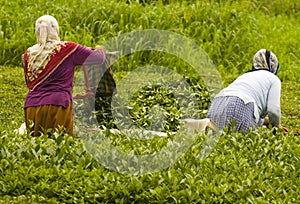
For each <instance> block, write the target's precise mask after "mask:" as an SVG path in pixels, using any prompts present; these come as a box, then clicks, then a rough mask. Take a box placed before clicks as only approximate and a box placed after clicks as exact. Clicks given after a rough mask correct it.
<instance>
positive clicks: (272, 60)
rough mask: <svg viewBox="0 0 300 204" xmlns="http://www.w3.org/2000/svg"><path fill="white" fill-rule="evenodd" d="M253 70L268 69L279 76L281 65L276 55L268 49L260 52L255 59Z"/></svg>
mask: <svg viewBox="0 0 300 204" xmlns="http://www.w3.org/2000/svg"><path fill="white" fill-rule="evenodd" d="M252 69H267V70H269V71H270V72H272V73H273V74H277V72H278V70H279V63H278V59H277V57H276V55H275V54H274V53H273V52H271V51H269V50H266V49H261V50H259V51H258V52H257V53H256V54H255V55H254V57H253V63H252Z"/></svg>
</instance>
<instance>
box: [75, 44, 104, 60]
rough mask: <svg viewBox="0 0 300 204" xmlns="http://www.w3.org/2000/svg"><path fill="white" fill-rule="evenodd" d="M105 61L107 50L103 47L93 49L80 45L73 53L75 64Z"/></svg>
mask: <svg viewBox="0 0 300 204" xmlns="http://www.w3.org/2000/svg"><path fill="white" fill-rule="evenodd" d="M104 61H105V52H104V51H103V50H102V49H97V50H92V49H90V48H87V47H84V46H82V45H79V46H78V48H77V49H76V51H75V52H74V55H73V62H74V64H75V65H88V64H102V63H103V62H104Z"/></svg>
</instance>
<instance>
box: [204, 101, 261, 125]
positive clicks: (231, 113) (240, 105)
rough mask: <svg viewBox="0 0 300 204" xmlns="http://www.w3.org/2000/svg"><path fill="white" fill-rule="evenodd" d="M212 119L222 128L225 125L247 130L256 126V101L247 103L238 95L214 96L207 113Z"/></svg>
mask: <svg viewBox="0 0 300 204" xmlns="http://www.w3.org/2000/svg"><path fill="white" fill-rule="evenodd" d="M206 117H207V118H210V119H212V120H213V121H214V122H215V123H216V125H217V126H218V128H219V129H220V130H223V129H224V127H228V128H229V129H232V126H233V125H234V126H235V129H236V130H238V131H247V130H249V129H250V128H253V127H256V126H257V124H256V120H255V116H254V103H253V102H250V103H247V104H245V103H244V101H243V100H242V99H240V98H239V97H236V96H225V97H217V98H214V99H213V101H212V103H211V105H210V107H209V109H208V112H207V115H206Z"/></svg>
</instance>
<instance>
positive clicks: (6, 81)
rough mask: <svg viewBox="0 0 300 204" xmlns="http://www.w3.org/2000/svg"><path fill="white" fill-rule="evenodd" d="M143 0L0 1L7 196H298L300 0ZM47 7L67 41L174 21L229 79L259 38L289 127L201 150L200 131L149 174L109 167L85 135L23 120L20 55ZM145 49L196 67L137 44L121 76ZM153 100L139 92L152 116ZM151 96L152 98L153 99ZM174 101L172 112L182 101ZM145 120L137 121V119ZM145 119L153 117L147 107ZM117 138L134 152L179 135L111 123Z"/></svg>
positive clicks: (161, 199) (276, 199)
mask: <svg viewBox="0 0 300 204" xmlns="http://www.w3.org/2000/svg"><path fill="white" fill-rule="evenodd" d="M129 2H131V3H129ZM141 2H142V1H140V2H138V1H109V2H107V1H94V0H92V1H79V0H75V1H72V2H69V6H66V5H65V3H64V2H62V1H61V0H55V1H52V2H51V3H50V2H46V1H43V2H39V3H38V2H37V1H26V0H18V1H3V2H2V3H3V6H2V8H1V14H0V22H1V23H0V25H1V26H0V50H1V51H0V54H1V57H0V64H1V65H2V66H0V87H1V89H0V97H1V101H0V172H1V174H0V203H204V202H208V203H297V202H298V200H299V198H300V197H299V195H300V192H299V185H300V183H299V179H298V177H299V175H300V171H299V169H300V166H299V165H300V163H299V157H300V151H299V144H300V141H299V140H300V138H299V137H297V136H294V134H295V133H299V132H300V127H299V122H300V116H299V112H300V105H299V96H300V93H299V90H300V85H299V83H298V78H299V76H300V75H299V67H300V65H299V54H300V50H299V49H300V46H299V40H298V36H299V33H300V30H299V28H300V26H299V11H300V4H299V2H298V1H297V0H291V1H288V2H286V1H282V0H276V1H270V0H263V1H245V0H240V1H219V0H213V1H208V0H207V1H198V2H197V3H196V2H195V3H191V2H189V1H175V0H174V1H172V0H158V1H154V0H153V1H143V2H144V3H141ZM62 5H65V6H62ZM79 8H80V9H79ZM79 10H80V12H79ZM16 11H19V12H16ZM21 11H22V12H21ZM45 13H49V14H53V15H55V16H56V17H57V19H58V20H59V23H60V27H61V30H62V33H61V36H62V38H63V39H64V40H73V41H76V42H78V43H81V44H84V45H87V46H91V47H93V46H95V45H96V44H101V43H102V42H105V41H106V40H109V39H110V38H112V37H114V36H118V35H121V34H123V33H126V32H130V31H134V30H142V29H149V28H156V29H165V30H169V31H174V32H175V33H178V34H181V35H183V36H186V37H188V38H189V39H192V40H193V41H194V42H196V43H197V44H198V45H199V46H200V47H201V48H203V49H204V50H205V52H206V53H207V54H208V56H209V57H210V58H211V59H212V60H213V62H214V64H215V65H216V67H217V68H218V70H219V72H220V73H221V75H222V79H223V83H224V85H227V84H228V83H230V82H231V81H232V80H234V79H235V78H236V77H237V76H238V75H239V74H241V73H243V72H245V71H246V70H248V69H250V67H251V59H252V56H253V54H254V52H256V51H257V50H258V49H260V48H262V47H266V48H268V49H271V50H273V51H274V52H275V54H276V55H277V56H278V58H279V60H280V65H281V71H280V73H279V78H280V79H281V80H282V97H281V105H282V124H283V125H284V126H286V127H288V128H289V130H290V132H289V133H288V134H287V135H284V134H283V133H282V132H281V131H278V132H277V133H276V134H275V135H273V134H272V130H269V129H258V130H257V131H252V132H249V133H248V134H247V135H241V134H239V133H237V132H228V133H226V134H223V135H222V136H221V137H220V140H219V142H218V143H217V145H216V146H215V148H214V149H213V152H212V153H211V154H210V155H209V156H208V157H207V158H204V159H202V160H201V159H199V155H201V148H202V147H203V145H204V141H205V138H204V137H203V136H201V135H196V136H195V139H194V142H193V144H192V145H191V147H190V148H189V149H188V150H187V152H186V153H185V154H184V155H183V156H182V157H181V158H179V159H178V160H177V161H176V162H175V163H174V165H172V166H171V167H169V168H166V169H164V170H162V171H158V172H153V173H147V174H143V175H130V174H121V173H118V172H115V171H112V170H109V169H108V168H105V167H104V166H103V165H101V164H100V163H99V162H97V160H96V159H95V158H93V157H92V156H91V154H90V153H89V152H87V150H86V149H85V148H84V144H83V140H82V139H78V138H74V137H66V136H65V135H63V134H61V133H60V132H56V133H55V134H54V135H53V137H52V138H48V137H46V136H42V137H39V138H31V137H27V136H22V135H19V134H17V133H16V132H15V130H16V129H17V128H18V127H19V126H20V124H21V123H23V120H24V112H23V103H24V99H25V96H26V92H27V89H26V86H25V82H24V76H23V69H22V68H21V54H22V53H23V52H24V50H25V49H26V48H27V47H28V46H30V45H32V44H34V43H35V39H34V35H33V30H34V27H33V22H34V21H35V19H36V18H37V17H39V16H40V15H43V14H45ZM24 33H25V34H24ZM143 60H144V61H143ZM145 60H146V61H147V63H149V64H151V63H152V62H157V63H158V64H160V65H161V66H166V67H170V68H172V69H173V70H177V71H178V73H180V74H183V72H184V71H185V70H186V69H187V68H190V67H189V66H188V65H187V64H185V63H184V62H182V61H181V60H178V59H174V56H171V55H168V54H162V53H155V52H138V53H134V54H132V55H130V56H126V57H124V58H122V59H121V60H120V61H119V63H118V64H117V65H116V79H117V81H120V80H121V79H122V78H123V77H124V76H126V73H127V72H128V71H131V70H132V69H133V68H135V67H137V66H141V65H143V66H144V65H147V63H145ZM187 70H189V69H187ZM188 74H189V75H190V76H194V75H193V73H190V72H189V73H188ZM197 77H198V76H197ZM197 77H196V79H194V78H191V81H192V82H193V83H192V84H193V86H194V88H195V90H198V91H199V93H198V96H199V98H201V97H203V98H202V99H201V100H200V102H203V104H202V105H203V108H204V109H205V107H206V106H207V103H209V96H207V95H206V94H205V93H202V92H201V90H202V89H203V84H202V82H201V80H200V79H199V78H197ZM148 88H149V87H145V88H144V90H142V89H140V90H139V91H141V92H143V91H147V93H148V96H149V97H152V98H153V94H154V93H153V92H151V90H149V89H148ZM158 91H161V95H157V98H158V99H160V100H161V99H162V98H163V95H164V94H168V93H166V90H158ZM154 98H155V97H154ZM147 99H148V98H147V97H145V98H136V100H132V101H131V103H133V105H134V104H136V108H137V109H135V110H139V108H140V110H139V111H138V112H137V113H136V114H137V115H139V114H140V115H145V113H144V112H143V111H144V109H142V108H141V107H142V105H143V104H144V103H143V101H145V100H147ZM168 99H169V100H170V101H169V100H168V101H167V102H168V103H170V104H171V103H173V102H172V100H173V99H172V97H169V98H168ZM145 104H147V105H148V106H151V105H153V104H152V103H151V101H145ZM168 108H170V107H169V106H168ZM168 111H169V113H170V115H172V114H174V113H176V111H177V110H174V109H171V108H170V109H168ZM145 120H146V122H147V121H148V119H145ZM136 121H137V123H139V119H137V120H136ZM141 121H143V123H144V119H143V118H142V119H141ZM170 124H172V123H170ZM172 125H174V123H173V124H172ZM171 128H174V127H171ZM109 138H110V139H111V140H112V144H113V145H114V146H120V147H122V148H123V150H124V151H131V150H133V151H135V153H137V154H143V153H145V152H147V151H149V150H150V151H156V150H161V149H162V148H163V147H165V145H166V143H167V142H170V141H172V139H174V138H167V139H158V138H153V139H151V140H149V141H145V140H144V141H138V142H137V140H135V139H132V138H128V137H126V136H124V137H122V136H116V135H113V134H111V135H109ZM162 163H163V162H162Z"/></svg>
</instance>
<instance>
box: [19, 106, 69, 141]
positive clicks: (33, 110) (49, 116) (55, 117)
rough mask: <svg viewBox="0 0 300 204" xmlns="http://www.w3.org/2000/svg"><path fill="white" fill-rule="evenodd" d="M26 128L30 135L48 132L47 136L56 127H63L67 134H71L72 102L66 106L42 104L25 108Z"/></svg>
mask: <svg viewBox="0 0 300 204" xmlns="http://www.w3.org/2000/svg"><path fill="white" fill-rule="evenodd" d="M25 122H26V128H27V129H28V130H29V131H30V135H31V136H35V137H36V136H40V135H41V134H48V135H49V136H50V135H51V134H52V133H53V132H54V131H55V130H56V129H57V128H60V127H61V126H62V127H61V128H63V129H64V131H65V132H66V133H68V134H71V135H72V134H73V125H74V124H73V122H74V118H73V112H72V102H71V103H70V104H69V106H68V107H67V108H64V107H62V106H56V105H44V106H36V107H28V108H25Z"/></svg>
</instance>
